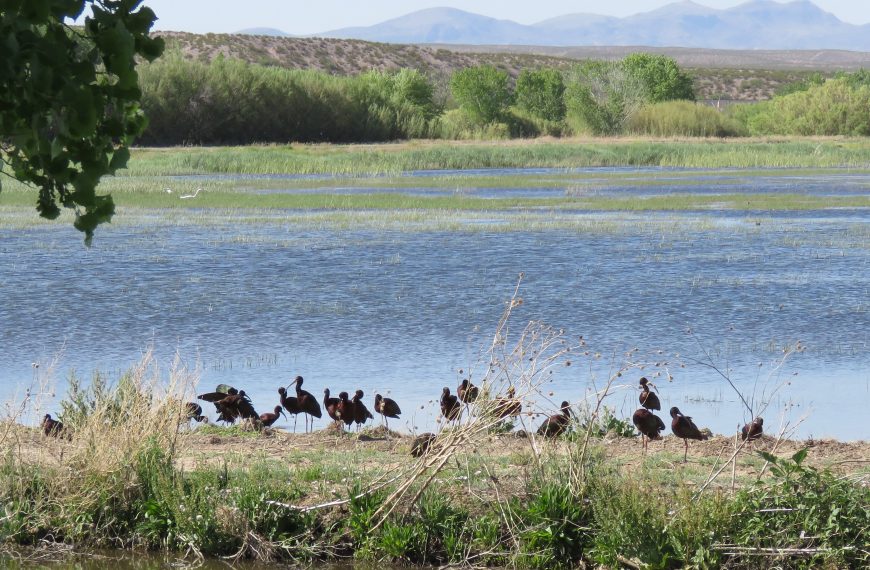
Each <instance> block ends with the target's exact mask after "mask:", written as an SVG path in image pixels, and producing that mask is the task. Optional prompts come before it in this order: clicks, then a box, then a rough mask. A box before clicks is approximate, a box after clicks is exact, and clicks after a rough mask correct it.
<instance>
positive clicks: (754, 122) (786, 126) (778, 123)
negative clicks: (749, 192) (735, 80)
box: [731, 78, 870, 136]
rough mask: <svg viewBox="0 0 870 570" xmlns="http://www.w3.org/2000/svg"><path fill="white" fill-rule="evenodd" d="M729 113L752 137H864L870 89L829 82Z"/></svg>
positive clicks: (869, 124)
mask: <svg viewBox="0 0 870 570" xmlns="http://www.w3.org/2000/svg"><path fill="white" fill-rule="evenodd" d="M731 113H732V115H733V116H734V118H735V119H736V120H738V121H740V122H742V123H743V124H745V125H746V128H747V129H748V131H749V132H750V134H753V135H801V136H817V135H848V136H865V135H868V134H870V86H867V85H858V86H852V85H851V84H850V82H849V81H848V80H847V79H845V78H841V79H831V80H828V81H826V82H825V83H823V84H820V85H811V86H810V87H809V88H808V89H806V90H805V91H799V92H796V93H791V94H789V95H785V96H782V97H774V98H773V99H772V100H770V101H765V102H762V103H756V104H754V105H738V106H735V107H734V108H733V111H731Z"/></svg>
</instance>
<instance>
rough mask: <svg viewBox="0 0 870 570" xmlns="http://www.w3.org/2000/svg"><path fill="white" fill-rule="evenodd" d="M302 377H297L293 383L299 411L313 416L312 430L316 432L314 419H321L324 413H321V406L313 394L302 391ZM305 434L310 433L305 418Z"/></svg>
mask: <svg viewBox="0 0 870 570" xmlns="http://www.w3.org/2000/svg"><path fill="white" fill-rule="evenodd" d="M303 381H304V379H303V378H302V376H297V377H296V379H295V380H293V383H294V384H296V399H297V400H298V401H299V410H300V411H301V412H302V413H303V414H307V415H309V416H311V429H312V430H314V418H320V417H322V416H323V413H322V412H321V411H320V404H319V403H318V402H317V400H316V399H315V398H314V396H312V395H311V392H306V391H305V390H303V389H302V382H303ZM305 432H306V433H307V432H308V418H305Z"/></svg>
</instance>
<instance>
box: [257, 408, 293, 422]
mask: <svg viewBox="0 0 870 570" xmlns="http://www.w3.org/2000/svg"><path fill="white" fill-rule="evenodd" d="M279 416H284V417H285V418H286V417H287V414H285V413H284V408H283V407H282V406H275V411H274V412H266V413H264V414H260V421H261V422H263V425H264V426H266V427H270V426H271V425H272V424H274V423H275V422H277V421H278V417H279Z"/></svg>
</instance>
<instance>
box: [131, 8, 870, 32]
mask: <svg viewBox="0 0 870 570" xmlns="http://www.w3.org/2000/svg"><path fill="white" fill-rule="evenodd" d="M744 2H745V0H697V3H698V4H702V5H705V6H710V7H712V8H720V9H721V8H730V7H732V6H737V5H738V4H743V3H744ZM670 3H672V0H611V1H610V2H601V1H600V0H534V1H529V0H523V1H518V0H464V1H461V2H458V1H451V0H285V1H281V0H145V5H147V6H150V7H151V8H152V9H153V10H154V11H155V12H156V13H157V16H158V18H159V20H158V22H157V25H156V29H158V30H175V31H186V32H196V33H205V32H235V31H237V30H241V29H244V28H254V27H268V28H278V29H280V30H283V31H285V32H287V33H291V34H313V33H316V32H324V31H327V30H333V29H336V28H345V27H348V26H369V25H372V24H376V23H378V22H382V21H384V20H388V19H390V18H395V17H397V16H402V15H404V14H407V13H409V12H413V11H415V10H420V9H423V8H433V7H437V6H450V7H453V8H460V9H462V10H467V11H468V12H475V13H477V14H483V15H485V16H490V17H493V18H502V19H506V20H513V21H515V22H519V23H521V24H532V23H535V22H539V21H541V20H545V19H547V18H551V17H553V16H561V15H563V14H571V13H577V12H588V13H593V14H605V15H609V16H629V15H631V14H637V13H638V12H648V11H650V10H654V9H655V8H658V7H660V6H664V5H666V4H670ZM814 3H815V4H816V5H817V6H819V7H820V8H822V9H823V10H825V11H827V12H831V13H833V14H834V15H835V16H837V17H838V18H840V19H841V20H843V21H844V22H849V23H851V24H867V23H870V1H868V0H815V2H814Z"/></svg>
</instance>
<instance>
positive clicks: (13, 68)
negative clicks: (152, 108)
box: [0, 0, 163, 243]
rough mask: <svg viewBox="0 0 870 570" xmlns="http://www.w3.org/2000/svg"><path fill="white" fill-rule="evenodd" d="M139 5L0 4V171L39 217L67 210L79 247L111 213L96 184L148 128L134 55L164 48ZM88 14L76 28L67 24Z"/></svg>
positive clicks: (120, 164)
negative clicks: (27, 190) (28, 191)
mask: <svg viewBox="0 0 870 570" xmlns="http://www.w3.org/2000/svg"><path fill="white" fill-rule="evenodd" d="M140 3H141V0H0V45H2V54H3V56H2V58H0V158H2V162H0V171H2V172H3V173H4V174H10V173H11V176H13V177H15V178H16V179H18V180H20V181H22V182H25V183H28V184H31V185H33V186H35V187H36V188H37V189H38V191H39V197H38V198H37V205H36V209H37V211H38V212H39V214H40V215H41V216H43V217H44V218H48V219H55V218H57V217H58V216H59V215H60V212H61V210H60V206H61V205H62V206H64V207H66V208H72V209H74V210H75V213H76V219H75V227H76V228H77V229H79V230H80V231H82V232H84V233H85V242H86V243H90V241H91V239H92V238H93V233H94V229H95V228H96V227H97V226H98V225H99V224H101V223H103V222H108V221H110V220H111V218H112V215H113V213H114V210H115V206H114V203H113V202H112V197H111V196H108V195H97V193H96V186H97V184H98V183H99V181H100V178H101V177H102V176H103V175H105V174H113V173H114V172H115V171H116V170H117V169H119V168H124V167H125V166H126V164H127V160H128V158H129V156H130V152H129V150H128V147H129V145H130V144H131V143H132V141H133V138H134V137H135V136H136V135H138V134H140V133H141V132H142V130H143V129H144V127H145V124H146V121H145V117H144V115H143V114H142V112H141V111H140V109H139V97H140V95H141V92H140V90H139V85H138V75H137V74H136V58H137V57H142V58H144V59H146V60H149V61H150V60H153V59H154V58H156V57H158V56H159V55H160V54H161V53H162V51H163V40H162V39H160V38H151V37H149V32H150V30H151V26H152V25H153V24H154V20H155V19H156V16H155V15H154V12H153V11H152V10H151V9H150V8H147V7H145V6H142V7H140V6H139V4H140ZM86 8H89V9H90V11H91V15H89V16H88V17H86V18H85V23H84V27H74V26H71V25H70V23H69V22H70V21H73V20H75V19H77V18H78V17H79V16H81V14H82V13H83V12H84V11H85V9H86Z"/></svg>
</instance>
